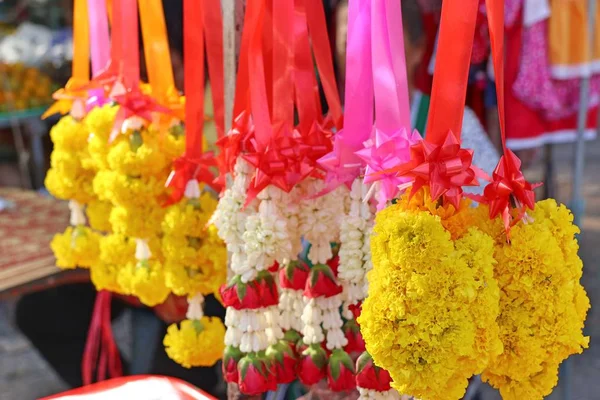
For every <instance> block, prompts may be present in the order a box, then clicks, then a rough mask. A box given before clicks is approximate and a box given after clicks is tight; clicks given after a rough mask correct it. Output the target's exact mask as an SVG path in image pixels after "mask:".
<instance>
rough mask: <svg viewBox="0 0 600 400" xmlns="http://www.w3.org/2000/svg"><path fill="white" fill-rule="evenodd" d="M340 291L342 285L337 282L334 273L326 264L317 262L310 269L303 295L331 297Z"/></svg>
mask: <svg viewBox="0 0 600 400" xmlns="http://www.w3.org/2000/svg"><path fill="white" fill-rule="evenodd" d="M340 293H342V287H341V286H340V285H338V284H337V282H336V279H335V275H334V274H333V271H332V270H331V268H330V267H329V266H328V265H326V264H317V265H315V266H314V267H312V268H311V270H310V275H309V277H308V280H307V281H306V286H305V287H304V296H306V297H308V298H315V297H321V296H323V297H331V296H335V295H336V294H340Z"/></svg>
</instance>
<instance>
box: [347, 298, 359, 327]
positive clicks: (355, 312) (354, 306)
mask: <svg viewBox="0 0 600 400" xmlns="http://www.w3.org/2000/svg"><path fill="white" fill-rule="evenodd" d="M348 309H349V310H350V311H351V312H352V315H354V320H355V321H356V323H357V324H358V317H360V312H361V311H362V302H360V303H358V304H350V305H349V306H348ZM359 325H360V324H359Z"/></svg>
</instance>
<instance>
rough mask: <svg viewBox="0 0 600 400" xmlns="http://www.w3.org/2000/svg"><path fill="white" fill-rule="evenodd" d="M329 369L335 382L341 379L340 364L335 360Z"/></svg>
mask: <svg viewBox="0 0 600 400" xmlns="http://www.w3.org/2000/svg"><path fill="white" fill-rule="evenodd" d="M329 369H330V370H331V376H332V377H333V379H334V380H337V379H338V378H339V377H340V363H339V362H337V361H334V360H331V361H330V362H329Z"/></svg>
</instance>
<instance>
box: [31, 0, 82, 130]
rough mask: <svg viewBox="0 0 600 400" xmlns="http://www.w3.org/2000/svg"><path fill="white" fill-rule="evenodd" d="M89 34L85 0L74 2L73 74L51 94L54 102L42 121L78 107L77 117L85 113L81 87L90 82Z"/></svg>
mask: <svg viewBox="0 0 600 400" xmlns="http://www.w3.org/2000/svg"><path fill="white" fill-rule="evenodd" d="M89 63H90V32H89V21H88V6H87V0H75V3H74V4H73V72H72V75H71V78H70V79H69V81H68V82H67V84H66V86H65V87H64V88H62V89H59V90H57V91H56V92H54V93H53V94H52V98H53V99H54V100H56V102H55V103H54V104H52V105H51V106H50V108H48V109H47V110H46V112H44V114H43V115H42V119H45V118H47V117H49V116H50V115H54V114H62V115H64V114H67V113H69V112H70V111H71V109H72V108H73V106H75V105H78V106H79V107H80V108H79V111H80V112H79V114H80V115H79V116H83V113H84V112H85V100H86V98H87V93H86V91H85V90H81V86H82V85H85V84H86V83H88V82H89V80H90V65H89Z"/></svg>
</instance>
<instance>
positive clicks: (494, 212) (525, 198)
mask: <svg viewBox="0 0 600 400" xmlns="http://www.w3.org/2000/svg"><path fill="white" fill-rule="evenodd" d="M486 8H487V10H486V11H487V16H488V24H489V30H490V42H491V47H492V61H493V63H494V75H495V80H496V93H497V97H498V119H499V123H500V134H501V138H502V149H503V153H504V154H503V155H502V157H500V161H499V162H498V165H497V166H496V168H495V169H494V173H493V174H492V181H491V182H490V184H488V185H487V186H486V187H485V189H484V191H483V196H471V197H472V198H474V199H475V200H477V201H480V202H482V203H486V204H488V205H489V208H490V218H492V219H493V218H496V217H497V216H498V215H501V216H502V221H503V224H504V229H505V231H506V235H507V238H510V228H511V226H513V225H514V224H516V223H517V222H519V221H520V220H521V219H522V218H523V217H524V216H525V213H526V211H527V209H531V210H533V209H534V207H535V193H534V192H533V190H534V189H535V188H536V187H538V186H540V185H541V184H531V183H529V182H527V180H526V179H525V177H524V175H523V172H522V171H521V160H519V158H518V157H517V156H516V155H515V154H514V153H513V152H512V151H511V150H510V149H508V148H507V147H506V116H505V111H504V106H505V103H504V101H505V100H504V2H503V1H500V0H486ZM511 199H512V200H513V201H514V204H515V205H516V208H517V210H518V213H517V215H513V214H512V213H511V208H512V205H511Z"/></svg>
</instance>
